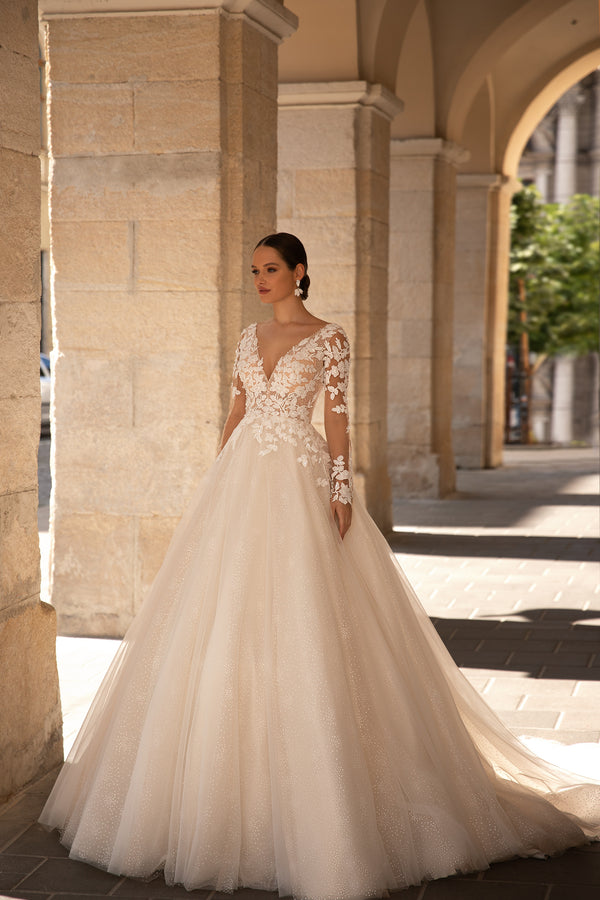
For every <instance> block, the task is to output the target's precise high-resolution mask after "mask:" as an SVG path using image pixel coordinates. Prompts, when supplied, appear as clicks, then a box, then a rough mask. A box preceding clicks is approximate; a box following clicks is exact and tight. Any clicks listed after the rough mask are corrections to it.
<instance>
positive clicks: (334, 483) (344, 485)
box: [330, 455, 352, 503]
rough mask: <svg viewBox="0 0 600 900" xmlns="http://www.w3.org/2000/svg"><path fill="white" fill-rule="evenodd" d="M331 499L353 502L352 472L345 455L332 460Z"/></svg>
mask: <svg viewBox="0 0 600 900" xmlns="http://www.w3.org/2000/svg"><path fill="white" fill-rule="evenodd" d="M330 479H331V485H330V496H331V500H339V501H340V503H352V472H351V471H350V466H349V465H348V464H347V463H346V460H345V459H344V457H343V456H341V455H340V456H336V457H335V459H332V460H331V476H330Z"/></svg>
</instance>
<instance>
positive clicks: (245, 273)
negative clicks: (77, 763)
mask: <svg viewBox="0 0 600 900" xmlns="http://www.w3.org/2000/svg"><path fill="white" fill-rule="evenodd" d="M47 5H48V11H47V13H46V19H47V30H48V31H47V34H48V36H47V40H48V61H49V65H50V132H51V156H52V167H51V174H50V198H51V199H50V204H51V230H52V266H53V292H52V296H53V320H54V329H55V331H54V351H53V353H54V359H53V362H54V373H55V381H56V389H55V395H54V408H53V427H54V438H55V439H54V447H53V458H52V468H53V494H52V500H51V533H52V537H51V541H52V574H51V583H52V598H53V602H54V604H55V606H56V608H57V610H58V613H59V625H60V629H61V631H62V632H63V633H67V634H96V635H115V636H118V635H122V634H123V632H124V630H125V629H126V627H127V626H128V624H129V622H130V621H131V618H132V616H133V615H134V613H135V611H136V610H137V609H138V607H139V604H140V603H141V601H142V599H143V596H144V594H145V592H146V590H147V588H148V586H149V584H150V582H151V580H152V578H153V576H154V574H155V573H156V571H157V569H158V567H159V565H160V562H161V561H162V558H163V555H164V552H165V549H166V546H167V544H168V541H169V539H170V537H171V534H172V531H173V528H174V526H175V524H176V522H177V521H178V518H179V516H180V515H181V512H182V510H183V509H184V507H185V505H186V502H187V500H188V498H189V496H190V494H191V492H192V490H193V487H194V486H195V484H196V483H197V482H198V480H199V479H200V477H201V475H202V473H203V471H204V470H205V469H206V468H207V466H208V465H209V464H210V463H211V462H212V460H213V459H214V456H215V452H216V448H217V445H218V441H219V436H220V432H221V428H222V424H223V420H224V417H225V415H226V412H227V407H228V403H229V384H230V375H231V368H232V363H233V354H234V350H235V344H236V340H237V337H238V335H239V332H240V330H241V328H242V327H243V326H244V325H246V324H247V323H248V322H249V321H251V320H252V318H253V317H254V316H255V313H256V303H255V300H254V292H253V289H252V284H251V279H250V277H249V269H250V258H251V251H252V248H253V246H254V244H255V243H256V241H257V240H258V238H259V237H261V236H262V235H263V234H264V233H267V232H268V231H271V230H273V227H274V225H275V191H276V171H277V155H276V154H277V151H276V146H277V143H276V127H277V126H276V123H277V41H278V40H279V39H280V38H281V36H282V35H283V34H284V33H285V31H286V29H288V32H289V33H291V30H293V27H294V22H295V17H293V16H291V15H290V14H289V13H287V11H286V10H284V9H283V7H281V8H280V11H278V12H277V14H276V15H275V13H273V9H272V4H267V3H265V4H264V6H265V9H266V11H267V13H269V15H271V14H272V15H273V16H274V18H275V20H276V21H275V22H274V24H273V29H272V30H271V31H269V28H268V27H266V26H265V25H264V23H263V24H262V25H260V24H257V22H255V21H252V20H251V19H249V18H248V16H246V15H243V14H229V13H228V12H227V11H226V9H224V8H213V9H210V10H201V11H196V12H189V13H183V14H180V15H152V14H148V15H132V16H123V15H110V8H111V4H110V3H108V4H101V3H99V4H97V7H98V14H97V15H94V16H90V17H85V16H81V17H63V16H62V15H61V13H60V11H57V4H56V3H55V2H53V3H49V4H47ZM58 6H60V4H58ZM125 6H127V4H125ZM225 6H232V4H226V3H224V4H223V7H225ZM262 6H263V4H262V3H260V2H257V3H255V4H254V6H253V9H254V10H255V11H256V10H257V9H258V10H259V11H260V9H261V8H262ZM267 7H268V9H267ZM102 8H104V9H105V10H106V11H105V12H102ZM277 29H279V31H278V30H277Z"/></svg>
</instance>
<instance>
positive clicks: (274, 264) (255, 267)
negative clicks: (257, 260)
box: [251, 262, 279, 269]
mask: <svg viewBox="0 0 600 900" xmlns="http://www.w3.org/2000/svg"><path fill="white" fill-rule="evenodd" d="M278 265H279V263H276V262H268V263H265V266H278ZM251 268H252V269H258V266H255V265H254V263H252V266H251Z"/></svg>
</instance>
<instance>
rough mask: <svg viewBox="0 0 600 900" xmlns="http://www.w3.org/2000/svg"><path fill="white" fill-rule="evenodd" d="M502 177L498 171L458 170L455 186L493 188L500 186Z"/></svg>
mask: <svg viewBox="0 0 600 900" xmlns="http://www.w3.org/2000/svg"><path fill="white" fill-rule="evenodd" d="M502 177H503V176H502V175H500V174H499V173H498V172H459V173H458V175H457V176H456V186H457V187H458V188H486V189H487V190H493V189H494V188H499V187H501V185H502Z"/></svg>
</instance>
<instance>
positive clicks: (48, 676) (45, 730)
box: [0, 0, 62, 802]
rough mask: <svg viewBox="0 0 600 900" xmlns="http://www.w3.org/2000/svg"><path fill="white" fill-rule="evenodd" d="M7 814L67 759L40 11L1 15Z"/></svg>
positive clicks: (27, 6) (1, 492)
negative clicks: (55, 536)
mask: <svg viewBox="0 0 600 900" xmlns="http://www.w3.org/2000/svg"><path fill="white" fill-rule="evenodd" d="M0 16H1V20H2V35H1V40H0V72H1V75H2V91H1V93H0V219H1V221H2V229H1V231H0V360H1V361H2V374H1V377H0V672H1V673H2V677H1V678H0V723H1V727H0V760H1V761H2V763H1V765H0V802H1V801H2V800H4V799H5V798H6V797H8V796H10V795H11V794H13V793H14V792H15V791H17V790H18V789H19V788H20V787H22V786H23V785H24V784H26V783H27V782H28V781H31V780H32V779H33V778H35V777H36V776H39V775H41V774H43V773H44V772H46V771H48V770H49V769H51V768H52V767H53V766H55V765H56V764H57V763H58V762H60V760H61V759H62V721H61V711H60V699H59V692H58V675H57V670H56V657H55V637H56V617H55V614H54V610H53V609H52V607H51V606H48V605H47V604H45V603H41V602H40V599H39V590H40V555H39V544H38V535H37V448H38V443H39V436H40V386H39V358H38V357H39V348H40V303H39V300H40V161H39V156H38V154H39V148H40V124H39V122H40V115H39V93H40V91H39V75H38V43H37V35H38V28H37V4H36V3H35V2H32V0H21V2H20V3H18V4H13V3H10V2H3V3H1V4H0Z"/></svg>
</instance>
